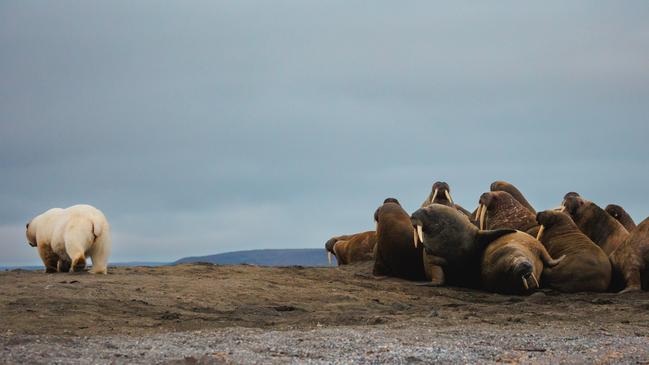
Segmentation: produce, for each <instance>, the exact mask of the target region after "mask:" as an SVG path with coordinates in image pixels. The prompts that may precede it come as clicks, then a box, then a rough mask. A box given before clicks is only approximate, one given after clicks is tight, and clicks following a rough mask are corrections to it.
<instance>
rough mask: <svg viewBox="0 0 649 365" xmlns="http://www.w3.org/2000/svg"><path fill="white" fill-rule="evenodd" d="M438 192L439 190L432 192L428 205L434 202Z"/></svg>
mask: <svg viewBox="0 0 649 365" xmlns="http://www.w3.org/2000/svg"><path fill="white" fill-rule="evenodd" d="M438 190H439V189H435V191H434V192H433V197H432V198H430V204H433V203H434V202H435V198H436V197H437V191H438Z"/></svg>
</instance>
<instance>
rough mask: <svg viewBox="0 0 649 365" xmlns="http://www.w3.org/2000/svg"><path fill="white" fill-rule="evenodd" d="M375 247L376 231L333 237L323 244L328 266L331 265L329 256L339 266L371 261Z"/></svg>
mask: <svg viewBox="0 0 649 365" xmlns="http://www.w3.org/2000/svg"><path fill="white" fill-rule="evenodd" d="M375 245H376V231H367V232H361V233H356V234H351V235H342V236H336V237H333V238H331V239H330V240H328V241H327V242H326V243H325V249H326V250H327V257H328V259H329V265H331V256H332V255H333V256H335V257H336V262H338V265H339V266H340V265H347V264H351V263H354V262H361V261H371V260H373V259H374V246H375Z"/></svg>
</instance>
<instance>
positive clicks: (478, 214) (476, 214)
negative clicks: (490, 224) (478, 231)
mask: <svg viewBox="0 0 649 365" xmlns="http://www.w3.org/2000/svg"><path fill="white" fill-rule="evenodd" d="M481 209H482V204H480V205H478V209H476V211H475V221H476V222H477V221H478V219H480V210H481Z"/></svg>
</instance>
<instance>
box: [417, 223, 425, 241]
mask: <svg viewBox="0 0 649 365" xmlns="http://www.w3.org/2000/svg"><path fill="white" fill-rule="evenodd" d="M417 235H418V236H419V240H420V241H421V243H424V229H423V228H422V227H421V226H420V225H417Z"/></svg>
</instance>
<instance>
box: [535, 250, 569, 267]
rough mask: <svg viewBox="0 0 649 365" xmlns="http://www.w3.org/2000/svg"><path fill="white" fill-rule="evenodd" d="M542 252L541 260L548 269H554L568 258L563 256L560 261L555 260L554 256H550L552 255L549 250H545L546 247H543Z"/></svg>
mask: <svg viewBox="0 0 649 365" xmlns="http://www.w3.org/2000/svg"><path fill="white" fill-rule="evenodd" d="M539 250H540V252H541V260H542V261H543V263H544V264H545V266H547V267H554V266H557V265H558V264H559V263H560V262H561V261H563V259H565V258H566V255H561V257H559V258H558V259H553V258H552V256H550V253H549V252H548V250H546V249H545V246H543V245H541V247H540V248H539Z"/></svg>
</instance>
